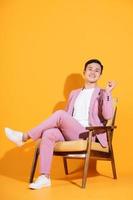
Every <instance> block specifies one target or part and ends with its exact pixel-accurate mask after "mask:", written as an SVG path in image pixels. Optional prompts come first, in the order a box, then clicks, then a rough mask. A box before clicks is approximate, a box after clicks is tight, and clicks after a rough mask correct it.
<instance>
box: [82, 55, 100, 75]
mask: <svg viewBox="0 0 133 200" xmlns="http://www.w3.org/2000/svg"><path fill="white" fill-rule="evenodd" d="M91 63H97V64H99V65H100V67H101V74H102V71H103V65H102V63H101V62H100V61H99V60H98V59H91V60H88V61H87V62H86V63H85V65H84V71H85V70H86V68H87V66H88V65H89V64H91Z"/></svg>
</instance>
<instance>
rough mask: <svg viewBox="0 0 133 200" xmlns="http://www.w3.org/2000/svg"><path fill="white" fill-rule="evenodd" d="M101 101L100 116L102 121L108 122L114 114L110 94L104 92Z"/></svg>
mask: <svg viewBox="0 0 133 200" xmlns="http://www.w3.org/2000/svg"><path fill="white" fill-rule="evenodd" d="M102 99H103V104H102V115H103V117H104V119H106V120H109V119H111V118H112V117H113V113H114V109H113V99H112V94H111V93H108V92H106V90H104V91H103V98H102Z"/></svg>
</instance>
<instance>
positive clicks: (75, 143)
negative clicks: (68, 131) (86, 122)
mask: <svg viewBox="0 0 133 200" xmlns="http://www.w3.org/2000/svg"><path fill="white" fill-rule="evenodd" d="M86 148H87V140H83V139H79V140H72V141H63V142H56V144H55V147H54V151H55V152H62V151H63V152H69V151H84V150H86ZM91 149H92V150H95V151H102V152H108V151H109V149H108V147H102V146H101V144H100V143H98V142H92V145H91Z"/></svg>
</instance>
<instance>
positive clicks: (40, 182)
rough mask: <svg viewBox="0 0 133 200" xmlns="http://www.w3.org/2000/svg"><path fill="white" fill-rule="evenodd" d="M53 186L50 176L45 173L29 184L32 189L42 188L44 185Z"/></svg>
mask: <svg viewBox="0 0 133 200" xmlns="http://www.w3.org/2000/svg"><path fill="white" fill-rule="evenodd" d="M49 186H51V180H50V178H47V177H46V176H45V175H41V176H39V177H38V178H37V179H36V181H35V182H33V183H31V184H30V185H29V188H30V189H41V188H42V187H49Z"/></svg>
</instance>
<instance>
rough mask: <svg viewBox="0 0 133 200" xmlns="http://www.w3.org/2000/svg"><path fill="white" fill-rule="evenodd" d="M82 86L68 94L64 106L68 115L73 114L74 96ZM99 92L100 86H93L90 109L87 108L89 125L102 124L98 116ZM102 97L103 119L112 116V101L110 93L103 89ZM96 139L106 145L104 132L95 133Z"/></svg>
mask: <svg viewBox="0 0 133 200" xmlns="http://www.w3.org/2000/svg"><path fill="white" fill-rule="evenodd" d="M83 88H84V86H83V87H82V88H78V89H75V90H72V91H71V92H70V94H69V97H68V101H67V104H66V107H65V111H66V112H68V113H69V114H70V115H72V114H73V110H74V102H75V100H76V97H77V96H78V94H79V93H80V91H81V90H82V89H83ZM99 92H100V88H99V87H98V86H96V87H95V89H94V92H93V94H92V97H91V102H90V109H89V110H88V112H89V115H88V116H89V124H90V126H103V124H102V122H101V121H100V119H99V116H98V97H99ZM102 98H103V105H102V115H103V117H104V119H107V120H109V119H111V118H112V117H113V102H112V95H111V93H110V94H108V93H107V92H106V90H104V92H103V94H102ZM96 137H97V139H98V140H99V142H100V143H101V145H102V146H103V147H107V146H108V143H107V137H106V133H105V132H104V133H100V134H97V136H96Z"/></svg>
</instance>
